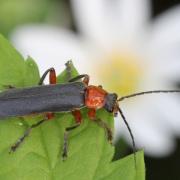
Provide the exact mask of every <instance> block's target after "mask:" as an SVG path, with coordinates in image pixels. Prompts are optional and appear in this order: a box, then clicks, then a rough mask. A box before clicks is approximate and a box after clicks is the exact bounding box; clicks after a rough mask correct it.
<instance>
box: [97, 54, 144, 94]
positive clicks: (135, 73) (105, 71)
mask: <svg viewBox="0 0 180 180" xmlns="http://www.w3.org/2000/svg"><path fill="white" fill-rule="evenodd" d="M142 71H143V69H142V65H141V64H139V63H138V58H137V57H135V56H131V55H129V54H127V55H119V54H118V55H117V54H116V55H115V54H113V55H111V56H110V57H109V58H108V60H107V61H106V60H105V61H103V63H102V64H101V66H100V68H99V70H98V77H99V78H100V80H101V82H102V85H103V84H104V85H105V89H107V90H108V91H109V92H116V93H117V94H118V95H121V96H122V95H127V94H130V93H134V92H136V91H137V89H138V87H139V84H140V82H141V80H142V79H141V77H142V75H143V72H142Z"/></svg>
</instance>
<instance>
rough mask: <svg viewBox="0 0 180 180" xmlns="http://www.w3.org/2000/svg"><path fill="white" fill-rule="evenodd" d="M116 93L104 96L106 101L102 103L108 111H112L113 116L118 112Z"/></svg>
mask: <svg viewBox="0 0 180 180" xmlns="http://www.w3.org/2000/svg"><path fill="white" fill-rule="evenodd" d="M117 97H118V96H117V94H115V93H109V94H107V96H106V102H105V105H104V108H105V109H106V110H107V111H108V112H111V113H112V112H113V113H114V115H115V116H117V112H118V107H119V105H118V103H117Z"/></svg>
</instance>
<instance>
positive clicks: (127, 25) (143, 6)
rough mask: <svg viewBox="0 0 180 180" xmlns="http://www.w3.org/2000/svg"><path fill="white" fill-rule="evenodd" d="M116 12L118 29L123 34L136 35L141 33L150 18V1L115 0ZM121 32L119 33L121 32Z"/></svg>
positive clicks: (127, 35)
mask: <svg viewBox="0 0 180 180" xmlns="http://www.w3.org/2000/svg"><path fill="white" fill-rule="evenodd" d="M116 8H117V10H116V11H115V12H118V13H117V14H116V17H114V18H116V19H118V21H119V28H118V29H119V31H120V32H121V31H122V32H123V33H124V34H123V36H124V35H125V36H126V37H129V36H130V37H136V36H137V35H138V34H139V35H141V32H142V30H144V28H145V27H146V25H147V23H148V20H149V19H150V8H151V7H150V3H149V1H148V0H117V4H116ZM122 32H121V33H122Z"/></svg>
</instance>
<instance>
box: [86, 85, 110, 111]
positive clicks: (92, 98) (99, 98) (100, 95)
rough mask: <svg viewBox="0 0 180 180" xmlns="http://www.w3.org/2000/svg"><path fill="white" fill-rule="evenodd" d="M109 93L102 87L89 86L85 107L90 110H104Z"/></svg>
mask: <svg viewBox="0 0 180 180" xmlns="http://www.w3.org/2000/svg"><path fill="white" fill-rule="evenodd" d="M106 95H107V92H106V91H105V90H103V89H102V88H101V87H97V86H88V87H87V89H86V94H85V105H86V106H87V107H88V108H93V109H99V108H102V107H103V106H104V104H105V101H106Z"/></svg>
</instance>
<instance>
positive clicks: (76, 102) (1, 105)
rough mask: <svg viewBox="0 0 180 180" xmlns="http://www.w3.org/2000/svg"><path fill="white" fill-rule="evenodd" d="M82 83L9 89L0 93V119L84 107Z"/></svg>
mask: <svg viewBox="0 0 180 180" xmlns="http://www.w3.org/2000/svg"><path fill="white" fill-rule="evenodd" d="M84 94H85V85H84V84H83V83H82V82H73V83H67V84H57V85H44V86H36V87H31V88H24V89H20V88H19V89H10V90H8V91H5V92H2V93H0V118H6V117H10V116H23V115H28V114H32V113H43V112H63V111H71V110H72V109H74V108H81V107H83V106H84Z"/></svg>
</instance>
